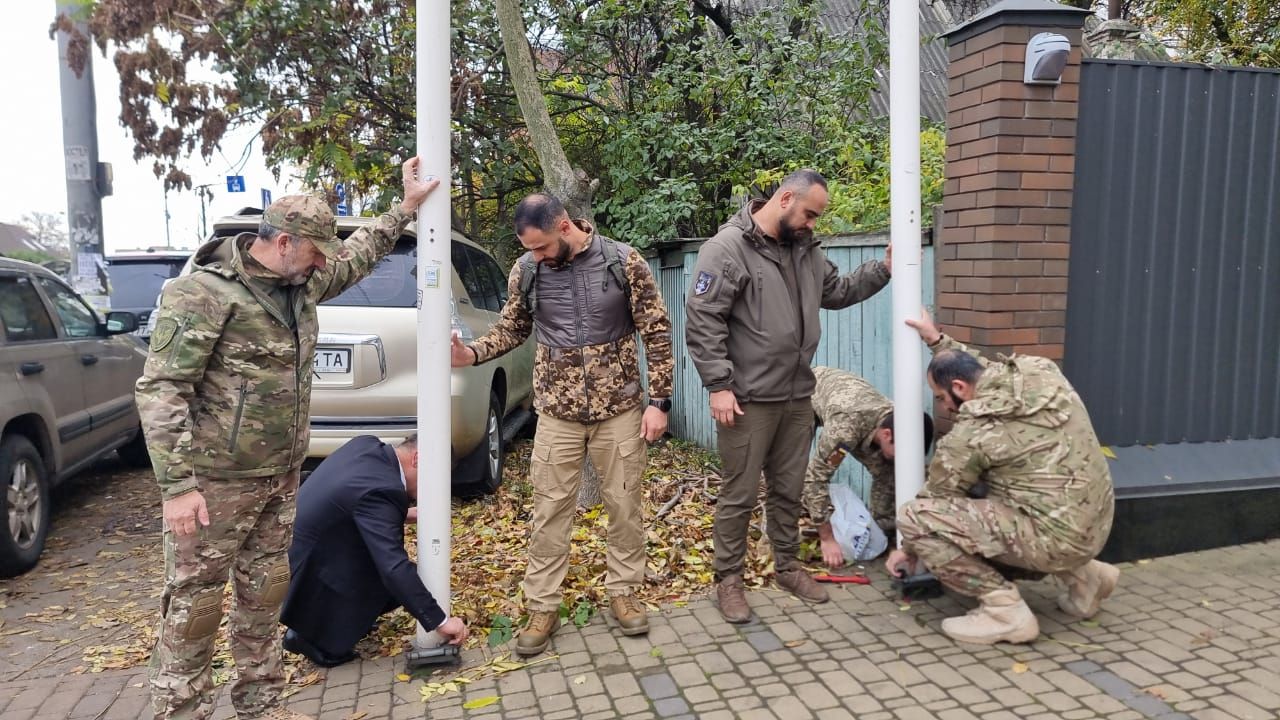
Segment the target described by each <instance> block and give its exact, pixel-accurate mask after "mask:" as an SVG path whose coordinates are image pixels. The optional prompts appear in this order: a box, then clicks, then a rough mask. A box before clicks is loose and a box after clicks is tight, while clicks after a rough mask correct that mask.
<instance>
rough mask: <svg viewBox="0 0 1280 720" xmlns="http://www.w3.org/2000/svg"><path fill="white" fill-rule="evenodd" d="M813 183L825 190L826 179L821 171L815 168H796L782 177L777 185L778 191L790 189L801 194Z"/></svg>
mask: <svg viewBox="0 0 1280 720" xmlns="http://www.w3.org/2000/svg"><path fill="white" fill-rule="evenodd" d="M814 185H817V186H818V187H820V188H822V189H823V190H826V189H827V179H826V178H824V177H822V173H820V172H818V171H817V170H810V169H809V168H804V169H802V170H796V171H795V172H793V173H791V174H790V175H788V176H786V177H784V178H782V184H780V185H778V192H782V191H783V190H791V191H793V192H796V193H799V194H802V195H803V194H804V193H805V192H807V191H808V190H809V188H811V187H813V186H814Z"/></svg>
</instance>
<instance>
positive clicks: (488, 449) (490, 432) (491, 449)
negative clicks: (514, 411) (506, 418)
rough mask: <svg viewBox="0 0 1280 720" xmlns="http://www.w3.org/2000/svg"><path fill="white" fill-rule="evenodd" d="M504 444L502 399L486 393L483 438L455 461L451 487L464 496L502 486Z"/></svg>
mask: <svg viewBox="0 0 1280 720" xmlns="http://www.w3.org/2000/svg"><path fill="white" fill-rule="evenodd" d="M505 451H506V447H504V445H503V442H502V400H501V399H499V398H498V394H497V393H496V392H492V391H491V392H490V393H489V412H488V413H487V414H486V415H485V420H484V438H483V439H482V440H481V441H480V444H479V445H477V446H476V449H475V450H472V451H471V454H470V455H468V456H466V457H465V458H463V460H462V462H460V463H458V468H457V471H456V474H455V477H454V490H455V492H456V493H457V494H458V495H462V496H464V497H468V496H476V495H492V494H493V493H495V492H497V491H498V486H500V485H502V465H503V459H504V455H505Z"/></svg>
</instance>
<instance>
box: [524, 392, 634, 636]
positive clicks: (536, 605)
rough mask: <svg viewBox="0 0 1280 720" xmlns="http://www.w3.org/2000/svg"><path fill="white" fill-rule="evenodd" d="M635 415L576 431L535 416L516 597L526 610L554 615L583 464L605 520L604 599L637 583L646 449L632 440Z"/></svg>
mask: <svg viewBox="0 0 1280 720" xmlns="http://www.w3.org/2000/svg"><path fill="white" fill-rule="evenodd" d="M641 416H642V411H641V409H640V408H635V409H632V410H628V411H627V412H624V413H622V414H621V415H618V416H615V417H612V418H609V419H608V420H605V421H603V422H599V423H594V424H590V425H584V424H582V423H577V422H571V421H567V420H560V419H557V418H553V417H550V416H549V415H541V416H539V417H538V432H537V435H536V436H535V437H534V440H533V458H532V460H531V464H530V467H529V474H530V476H531V477H530V479H531V480H532V482H533V527H532V529H531V534H530V537H529V565H528V567H527V568H526V570H525V574H524V596H525V602H526V605H527V607H528V609H529V610H530V611H535V612H550V611H554V610H557V609H559V607H560V602H561V599H562V597H561V592H560V585H561V583H563V582H564V578H565V575H566V574H567V573H568V571H569V537H570V533H571V532H572V530H573V518H574V514H575V511H576V510H577V505H578V488H579V486H580V485H581V484H582V462H583V458H584V457H585V456H586V455H588V454H590V456H591V464H592V465H594V466H595V469H596V472H597V473H598V474H599V475H600V493H601V495H602V496H603V498H604V509H605V511H606V512H608V513H609V551H608V555H607V563H608V571H607V572H606V574H605V582H604V587H605V590H606V591H607V592H608V593H609V595H610V596H613V595H625V594H627V593H629V592H631V591H632V590H633V589H634V588H636V587H637V586H639V585H640V583H641V582H643V581H644V569H645V553H644V517H643V511H644V506H643V504H642V494H641V489H640V477H641V475H643V474H644V467H645V463H646V462H647V460H648V454H647V452H646V451H647V447H648V444H647V443H646V442H645V440H644V438H643V437H642V436H641V435H640V418H641Z"/></svg>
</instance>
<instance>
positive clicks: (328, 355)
mask: <svg viewBox="0 0 1280 720" xmlns="http://www.w3.org/2000/svg"><path fill="white" fill-rule="evenodd" d="M312 368H313V369H314V370H315V371H316V372H318V373H349V372H351V348H325V347H318V348H316V359H315V363H314V365H313V366H312Z"/></svg>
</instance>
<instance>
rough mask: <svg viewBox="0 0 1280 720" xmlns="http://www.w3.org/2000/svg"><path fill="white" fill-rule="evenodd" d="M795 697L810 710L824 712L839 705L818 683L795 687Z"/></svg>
mask: <svg viewBox="0 0 1280 720" xmlns="http://www.w3.org/2000/svg"><path fill="white" fill-rule="evenodd" d="M796 695H797V696H798V697H799V698H800V702H802V703H804V704H805V706H807V707H808V708H810V709H812V710H825V709H826V708H831V707H836V706H838V705H839V704H840V701H839V700H837V699H836V696H835V695H833V694H832V693H831V691H830V690H828V689H827V687H826V686H825V685H823V684H822V683H820V682H809V683H805V684H803V685H798V686H796Z"/></svg>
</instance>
